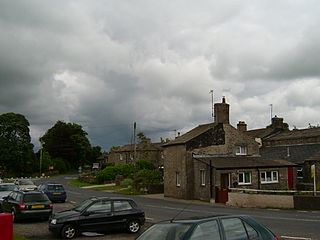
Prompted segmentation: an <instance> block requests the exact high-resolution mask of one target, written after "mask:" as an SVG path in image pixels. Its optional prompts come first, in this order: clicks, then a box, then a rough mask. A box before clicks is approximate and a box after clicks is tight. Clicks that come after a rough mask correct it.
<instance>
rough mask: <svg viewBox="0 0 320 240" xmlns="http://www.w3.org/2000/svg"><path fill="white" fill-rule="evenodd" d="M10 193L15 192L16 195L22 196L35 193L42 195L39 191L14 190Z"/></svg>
mask: <svg viewBox="0 0 320 240" xmlns="http://www.w3.org/2000/svg"><path fill="white" fill-rule="evenodd" d="M12 192H17V193H22V194H25V195H26V194H35V193H40V194H44V193H43V192H41V191H38V190H33V191H22V190H14V191H12Z"/></svg>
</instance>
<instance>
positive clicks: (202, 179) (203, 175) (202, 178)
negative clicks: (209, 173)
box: [200, 169, 206, 186]
mask: <svg viewBox="0 0 320 240" xmlns="http://www.w3.org/2000/svg"><path fill="white" fill-rule="evenodd" d="M200 185H201V186H205V185H206V170H204V169H200Z"/></svg>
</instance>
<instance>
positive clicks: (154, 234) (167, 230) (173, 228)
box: [137, 223, 191, 240]
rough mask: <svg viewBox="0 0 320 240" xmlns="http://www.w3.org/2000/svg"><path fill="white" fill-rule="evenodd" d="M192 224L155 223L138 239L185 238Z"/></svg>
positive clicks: (162, 239)
mask: <svg viewBox="0 0 320 240" xmlns="http://www.w3.org/2000/svg"><path fill="white" fill-rule="evenodd" d="M190 227H191V224H180V223H167V224H166V223H165V224H162V223H160V224H155V225H153V226H152V227H150V228H149V229H148V230H147V231H145V232H144V233H143V234H142V235H141V236H140V237H138V238H137V240H150V239H152V240H168V239H177V240H180V239H183V237H184V235H185V234H186V232H187V231H188V230H189V229H190Z"/></svg>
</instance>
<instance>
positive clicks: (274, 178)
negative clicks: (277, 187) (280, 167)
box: [260, 170, 279, 184]
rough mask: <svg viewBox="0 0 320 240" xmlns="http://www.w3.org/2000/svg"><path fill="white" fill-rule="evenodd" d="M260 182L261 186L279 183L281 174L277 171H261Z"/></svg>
mask: <svg viewBox="0 0 320 240" xmlns="http://www.w3.org/2000/svg"><path fill="white" fill-rule="evenodd" d="M268 173H270V177H269V178H268V177H267V174H268ZM260 182H261V184H268V183H278V182H279V172H278V171H276V170H270V171H261V172H260Z"/></svg>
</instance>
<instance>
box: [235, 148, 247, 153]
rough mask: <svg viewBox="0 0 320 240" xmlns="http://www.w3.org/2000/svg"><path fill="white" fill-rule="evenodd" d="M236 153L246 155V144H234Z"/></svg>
mask: <svg viewBox="0 0 320 240" xmlns="http://www.w3.org/2000/svg"><path fill="white" fill-rule="evenodd" d="M236 155H247V147H246V146H236Z"/></svg>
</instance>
